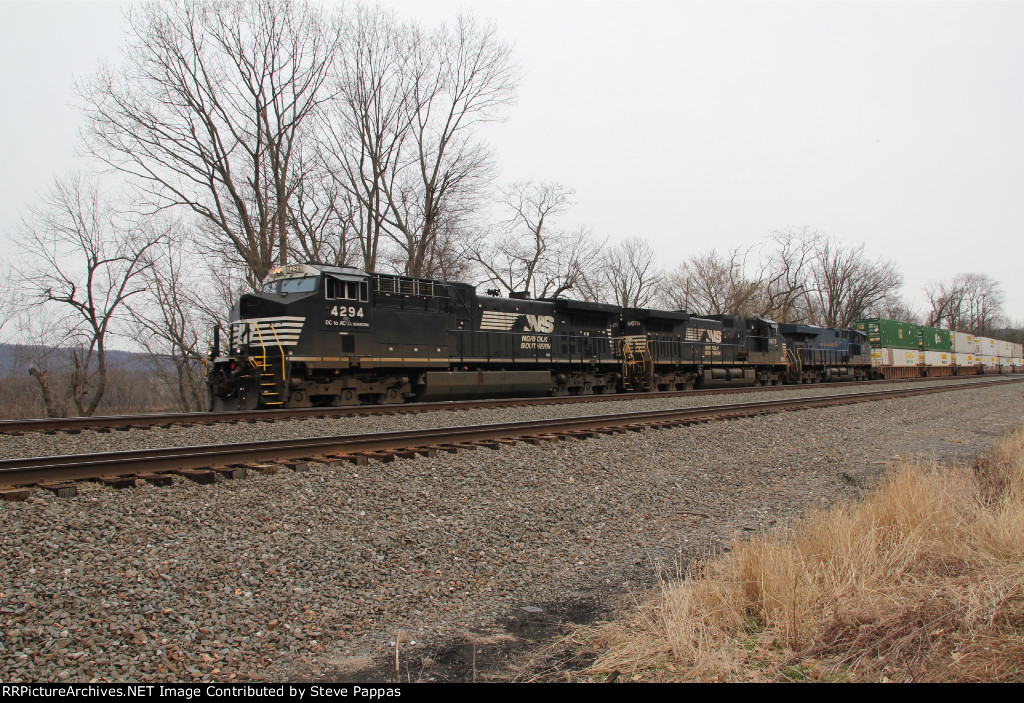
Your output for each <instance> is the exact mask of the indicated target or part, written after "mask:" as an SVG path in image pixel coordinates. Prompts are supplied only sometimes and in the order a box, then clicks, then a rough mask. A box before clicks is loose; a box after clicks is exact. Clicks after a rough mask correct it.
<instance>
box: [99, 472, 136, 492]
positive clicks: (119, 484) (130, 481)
mask: <svg viewBox="0 0 1024 703" xmlns="http://www.w3.org/2000/svg"><path fill="white" fill-rule="evenodd" d="M94 480H95V481H96V482H97V483H102V484H103V485H104V486H108V487H110V488H117V489H122V488H135V486H136V483H135V479H134V478H133V477H131V476H115V475H113V474H106V475H104V476H98V477H97V478H95V479H94Z"/></svg>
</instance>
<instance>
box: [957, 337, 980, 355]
mask: <svg viewBox="0 0 1024 703" xmlns="http://www.w3.org/2000/svg"><path fill="white" fill-rule="evenodd" d="M953 351H955V352H956V353H957V354H977V353H978V351H979V350H978V338H977V337H975V336H974V335H973V334H967V333H966V332H954V333H953Z"/></svg>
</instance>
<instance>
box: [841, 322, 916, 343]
mask: <svg viewBox="0 0 1024 703" xmlns="http://www.w3.org/2000/svg"><path fill="white" fill-rule="evenodd" d="M853 327H854V329H858V330H860V331H861V332H863V333H864V334H866V335H867V336H868V342H869V343H870V344H871V348H872V349H880V348H882V347H890V348H892V349H920V347H921V343H920V340H919V339H918V336H919V335H918V326H917V325H912V324H910V323H909V322H898V321H896V320H883V319H881V318H877V317H875V318H871V319H868V320H856V321H855V322H854V323H853Z"/></svg>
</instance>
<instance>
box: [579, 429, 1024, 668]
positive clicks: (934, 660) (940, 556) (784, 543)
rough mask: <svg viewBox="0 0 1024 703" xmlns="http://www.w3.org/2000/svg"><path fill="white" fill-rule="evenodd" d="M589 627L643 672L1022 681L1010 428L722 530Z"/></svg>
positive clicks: (1019, 528) (1023, 484)
mask: <svg viewBox="0 0 1024 703" xmlns="http://www.w3.org/2000/svg"><path fill="white" fill-rule="evenodd" d="M588 635H590V640H591V642H592V643H594V644H596V645H597V646H598V647H599V648H601V649H602V650H603V651H605V652H606V653H605V654H604V655H603V656H602V657H601V658H600V659H599V660H598V661H597V663H596V664H595V665H594V666H593V667H592V668H591V669H590V670H589V671H588V673H589V674H591V675H593V676H595V677H597V678H601V677H602V676H603V675H605V674H609V673H611V672H613V671H618V672H619V679H620V680H622V679H633V680H636V679H637V678H642V679H643V680H691V681H692V680H696V681H708V680H731V681H736V680H744V681H750V680H753V681H778V680H846V681H1022V680H1024V430H1021V431H1018V432H1015V433H1013V434H1012V435H1010V436H1008V437H1006V438H1004V439H1003V440H1001V441H1000V442H998V443H997V444H996V445H995V446H994V447H993V449H992V451H991V453H990V454H989V455H988V456H986V457H983V458H980V459H979V460H978V461H976V462H975V465H974V466H972V467H942V466H927V465H921V464H907V465H902V466H899V467H897V468H896V469H895V470H894V471H893V473H892V474H891V475H890V476H889V478H888V479H886V480H885V481H884V482H883V483H881V484H880V485H879V486H878V487H877V488H876V489H875V490H874V491H873V492H872V493H871V494H870V495H869V496H868V497H867V498H865V499H864V500H863V501H861V502H859V503H855V504H850V505H844V506H839V507H837V508H833V509H832V510H831V511H828V512H821V513H816V514H813V515H811V516H809V517H807V518H806V519H804V520H802V521H800V522H799V523H798V524H796V525H795V526H793V528H792V529H791V530H789V531H788V532H778V533H774V534H766V535H761V536H759V537H757V538H755V539H753V540H750V541H746V542H742V543H741V542H736V543H734V544H733V546H732V551H731V552H729V553H726V554H723V555H721V556H718V557H715V558H709V559H706V560H703V561H701V562H700V563H698V564H696V565H694V566H693V567H692V568H691V573H689V574H687V575H686V577H685V578H684V579H681V580H679V581H677V582H675V583H671V584H666V585H665V587H664V588H663V590H662V593H661V594H659V596H658V597H657V598H655V599H654V600H652V601H651V602H650V603H648V604H647V605H645V606H644V607H642V608H641V609H639V610H638V611H637V612H636V613H635V614H634V615H633V616H631V617H630V619H629V620H628V621H626V622H620V623H613V624H611V625H605V626H602V627H601V628H598V629H596V630H594V631H592V632H590V633H588Z"/></svg>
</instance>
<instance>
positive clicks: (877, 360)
mask: <svg viewBox="0 0 1024 703" xmlns="http://www.w3.org/2000/svg"><path fill="white" fill-rule="evenodd" d="M871 365H872V366H892V349H872V350H871Z"/></svg>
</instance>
